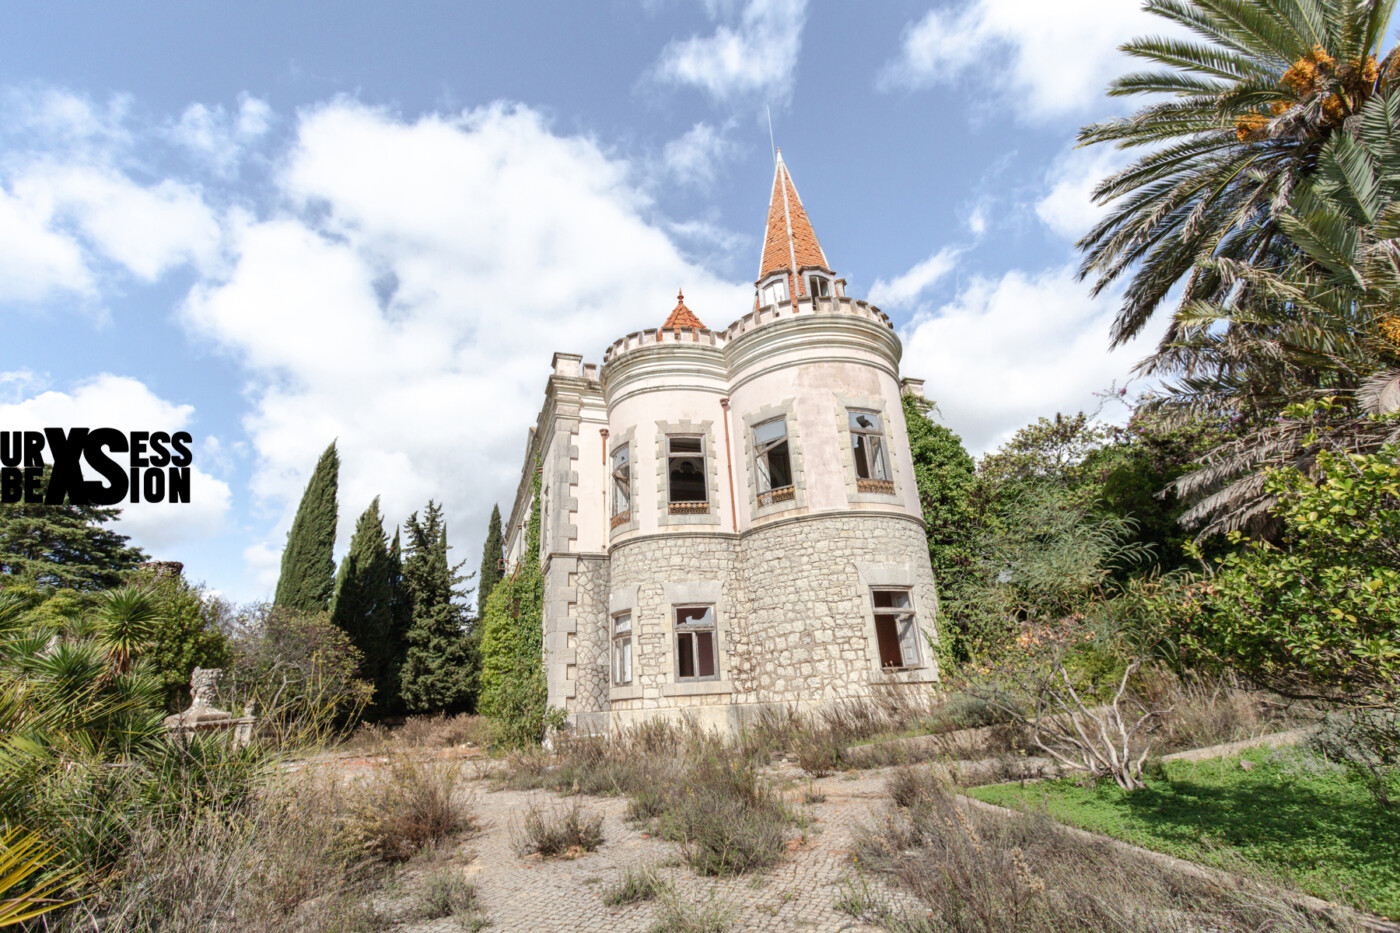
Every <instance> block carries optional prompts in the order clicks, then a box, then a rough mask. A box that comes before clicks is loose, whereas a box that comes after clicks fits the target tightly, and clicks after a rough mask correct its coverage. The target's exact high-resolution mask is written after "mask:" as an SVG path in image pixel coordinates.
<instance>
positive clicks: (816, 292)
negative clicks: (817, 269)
mask: <svg viewBox="0 0 1400 933" xmlns="http://www.w3.org/2000/svg"><path fill="white" fill-rule="evenodd" d="M807 291H808V293H809V294H810V295H811V296H812V297H813V298H826V297H828V296H830V294H831V285H830V284H829V280H828V279H827V278H826V276H824V275H814V276H812V277H811V278H809V279H808V280H807Z"/></svg>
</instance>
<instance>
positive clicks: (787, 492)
mask: <svg viewBox="0 0 1400 933" xmlns="http://www.w3.org/2000/svg"><path fill="white" fill-rule="evenodd" d="M753 446H754V459H755V462H756V466H757V471H756V472H757V481H758V504H759V505H760V506H765V505H772V504H773V503H774V502H784V501H787V500H789V499H792V498H793V488H792V459H791V456H790V454H789V453H788V433H787V419H786V418H774V419H773V420H772V421H765V422H763V424H760V425H757V426H755V427H754V429H753Z"/></svg>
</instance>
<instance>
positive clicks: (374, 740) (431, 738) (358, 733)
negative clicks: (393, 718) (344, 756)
mask: <svg viewBox="0 0 1400 933" xmlns="http://www.w3.org/2000/svg"><path fill="white" fill-rule="evenodd" d="M491 741H492V726H491V721H490V720H489V719H487V718H486V717H484V716H473V715H470V714H468V713H459V714H457V715H456V716H447V715H445V714H443V713H434V714H433V715H431V716H409V717H408V718H407V719H405V720H404V721H403V723H402V724H400V725H398V726H393V727H390V726H386V725H385V724H383V723H377V722H367V723H364V724H362V725H361V726H360V727H359V728H358V729H356V730H355V732H354V734H353V735H351V736H350V738H348V739H346V740H345V742H344V743H342V744H341V746H340V748H341V750H343V751H372V750H373V751H377V750H380V749H384V748H457V747H459V746H463V745H466V746H474V747H477V748H486V747H487V746H489V745H490V744H491Z"/></svg>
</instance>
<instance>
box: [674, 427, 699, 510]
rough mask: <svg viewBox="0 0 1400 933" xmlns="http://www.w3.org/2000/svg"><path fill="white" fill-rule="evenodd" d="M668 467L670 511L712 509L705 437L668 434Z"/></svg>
mask: <svg viewBox="0 0 1400 933" xmlns="http://www.w3.org/2000/svg"><path fill="white" fill-rule="evenodd" d="M666 468H667V474H668V476H669V477H670V480H669V483H668V492H669V496H670V505H671V509H670V511H671V514H672V515H681V514H689V513H704V512H708V511H710V504H709V494H708V491H707V489H706V487H707V485H708V484H707V483H706V481H705V439H704V438H703V437H700V436H697V435H685V434H681V435H671V436H669V437H667V438H666Z"/></svg>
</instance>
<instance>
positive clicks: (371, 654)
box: [331, 496, 398, 711]
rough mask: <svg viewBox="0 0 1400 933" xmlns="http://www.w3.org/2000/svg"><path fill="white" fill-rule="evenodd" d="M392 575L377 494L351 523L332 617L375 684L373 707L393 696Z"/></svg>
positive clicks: (364, 675) (363, 671)
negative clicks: (350, 535)
mask: <svg viewBox="0 0 1400 933" xmlns="http://www.w3.org/2000/svg"><path fill="white" fill-rule="evenodd" d="M392 614H393V580H392V568H391V566H390V562H389V542H388V539H387V538H386V537H385V535H384V520H383V519H382V518H381V517H380V514H379V497H378V496H376V497H375V499H374V501H373V502H371V503H370V506H369V508H367V509H365V512H364V514H363V515H361V516H360V520H359V521H358V522H357V523H356V525H355V534H354V536H353V537H351V539H350V551H349V553H347V554H346V555H345V559H344V560H342V561H341V562H340V572H339V573H338V574H337V575H336V581H335V598H334V599H333V600H332V601H331V621H332V622H334V623H335V624H336V625H337V626H338V627H339V628H340V630H341V631H343V632H345V634H346V635H348V636H349V637H350V641H351V642H352V643H354V645H355V647H356V648H358V649H359V650H360V654H361V656H362V660H361V662H360V676H361V677H362V678H364V679H365V680H367V681H369V682H370V683H372V684H374V688H375V706H376V708H377V709H379V710H381V711H382V710H383V708H384V704H385V702H386V701H388V700H392V699H393V698H394V697H395V696H396V695H397V692H398V691H397V690H396V689H394V686H393V685H392V684H391V683H390V682H389V673H390V670H391V667H392V662H393V657H392V645H391V642H390V639H391V635H392V630H393V615H392Z"/></svg>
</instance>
